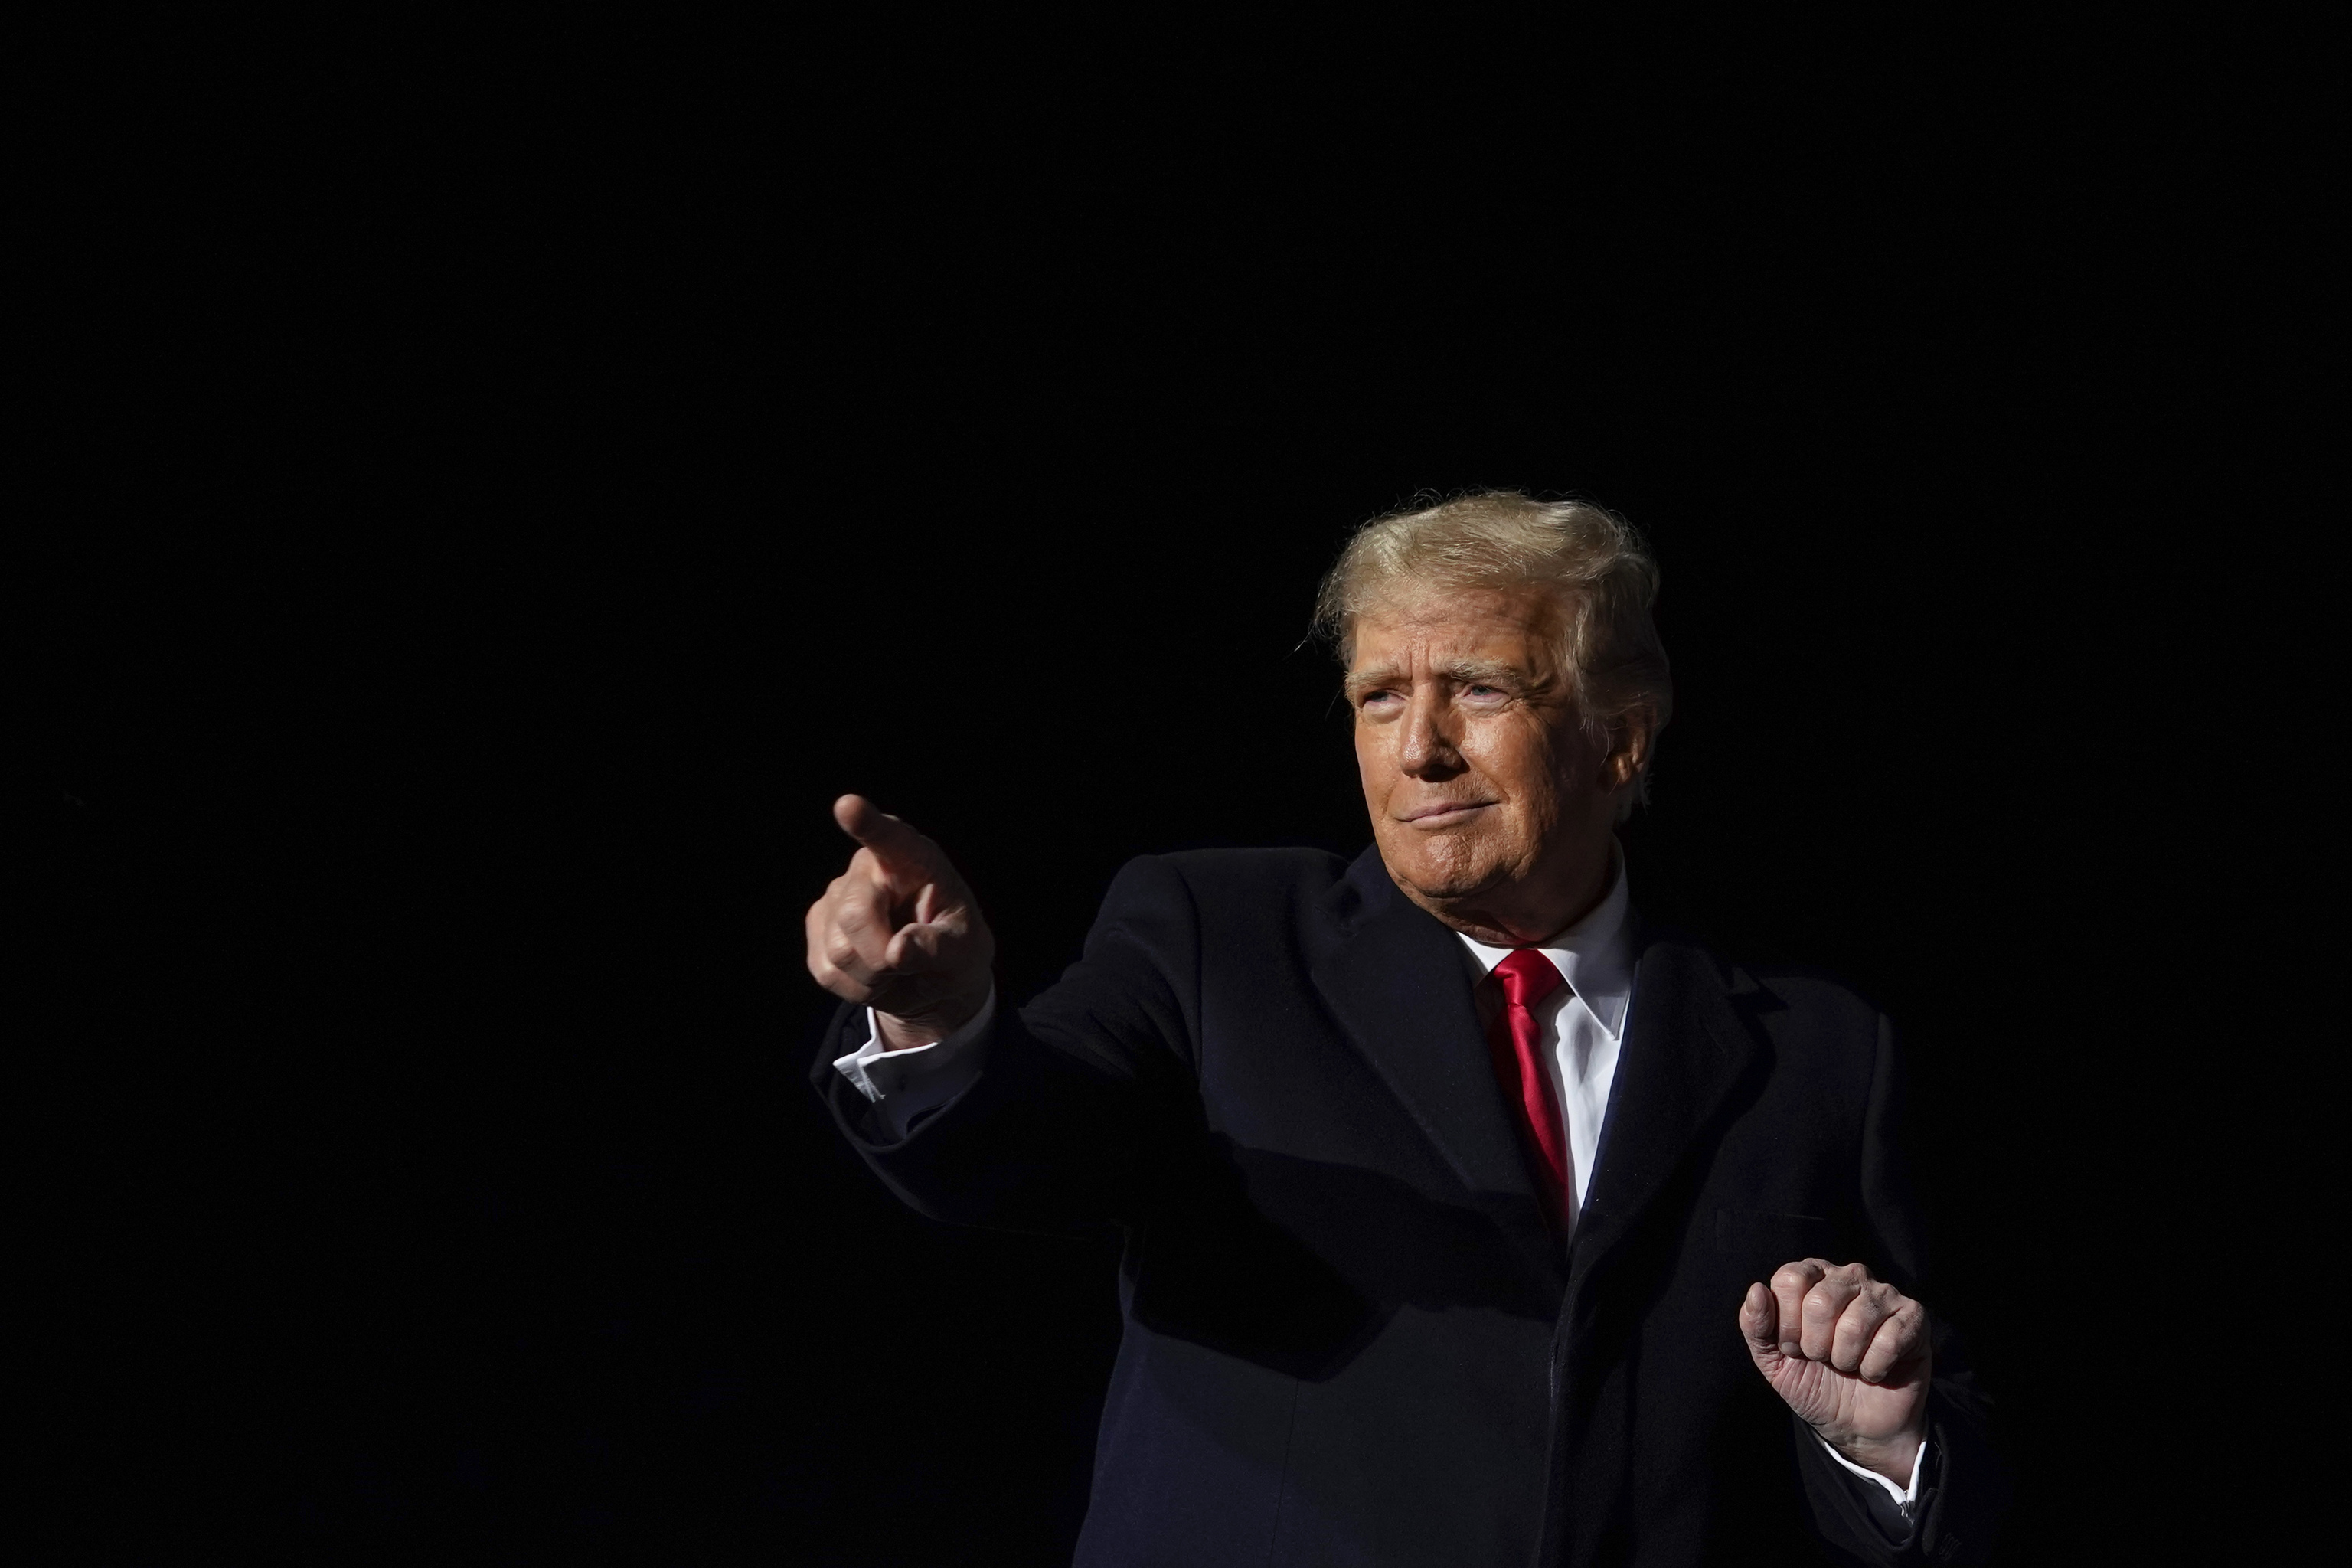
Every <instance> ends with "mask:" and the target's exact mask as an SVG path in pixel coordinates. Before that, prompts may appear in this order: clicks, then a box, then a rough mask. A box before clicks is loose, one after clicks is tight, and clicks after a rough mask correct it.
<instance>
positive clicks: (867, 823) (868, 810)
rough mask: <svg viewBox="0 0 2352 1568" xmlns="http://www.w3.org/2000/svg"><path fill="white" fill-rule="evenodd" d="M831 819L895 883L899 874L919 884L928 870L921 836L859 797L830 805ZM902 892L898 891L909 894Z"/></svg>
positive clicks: (926, 849) (925, 845) (926, 843)
mask: <svg viewBox="0 0 2352 1568" xmlns="http://www.w3.org/2000/svg"><path fill="white" fill-rule="evenodd" d="M833 819H834V821H835V822H837V823H839V824H840V825H841V830H842V831H843V832H844V833H846V834H848V835H849V836H850V837H852V838H855V839H856V840H857V842H859V843H860V844H863V845H865V846H866V847H867V848H868V849H871V850H873V851H874V856H875V858H876V859H877V860H880V861H881V862H882V867H883V869H884V870H886V871H887V872H889V873H890V874H891V878H892V880H894V881H895V880H897V879H898V877H899V875H900V874H901V873H906V874H908V876H909V877H910V878H911V879H914V880H917V881H920V880H922V879H925V878H927V877H928V875H929V872H930V870H931V857H930V845H929V841H928V840H926V839H925V838H924V837H923V836H922V835H921V834H919V833H918V832H916V831H915V830H914V829H913V828H911V827H909V826H907V825H906V824H905V823H904V822H902V821H900V820H899V819H898V818H897V817H895V816H891V815H890V814H889V813H888V812H887V811H883V810H881V809H880V808H879V807H877V806H876V805H875V804H874V803H873V802H872V801H870V800H868V799H866V797H865V796H864V795H843V796H842V797H841V798H840V799H839V800H836V801H835V802H834V803H833ZM909 890H911V889H901V891H909Z"/></svg>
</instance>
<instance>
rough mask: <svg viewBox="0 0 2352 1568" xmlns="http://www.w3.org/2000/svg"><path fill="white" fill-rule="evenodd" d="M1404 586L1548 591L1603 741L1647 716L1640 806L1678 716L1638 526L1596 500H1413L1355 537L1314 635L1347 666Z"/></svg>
mask: <svg viewBox="0 0 2352 1568" xmlns="http://www.w3.org/2000/svg"><path fill="white" fill-rule="evenodd" d="M1401 584H1411V585H1412V586H1413V587H1416V588H1418V587H1437V588H1504V589H1508V588H1517V587H1524V586H1530V585H1533V586H1540V587H1547V588H1549V589H1550V590H1551V591H1552V592H1553V593H1554V594H1555V595H1557V596H1558V598H1559V605H1560V607H1561V609H1562V611H1563V612H1564V614H1563V615H1562V616H1561V630H1560V640H1561V648H1560V654H1561V662H1562V664H1563V665H1564V666H1565V667H1566V668H1567V669H1568V670H1569V672H1570V680H1571V681H1572V682H1573V695H1574V697H1575V700H1576V704H1577V707H1578V709H1579V710H1580V711H1581V712H1582V714H1583V716H1584V721H1585V723H1586V724H1587V725H1588V726H1590V727H1591V728H1592V729H1593V731H1595V734H1596V738H1598V737H1600V736H1601V735H1605V736H1607V737H1608V738H1609V739H1610V740H1611V741H1612V742H1613V741H1614V739H1615V738H1616V737H1617V735H1618V734H1619V733H1620V732H1622V729H1623V727H1624V725H1625V723H1626V721H1627V720H1628V719H1629V718H1631V717H1632V716H1633V714H1634V713H1635V712H1636V711H1641V712H1643V713H1645V714H1646V715H1647V717H1648V721H1649V722H1648V726H1647V727H1648V731H1649V736H1650V744H1649V746H1647V747H1645V748H1644V755H1643V759H1642V773H1643V778H1642V780H1641V781H1640V782H1639V783H1638V784H1637V786H1636V789H1635V792H1634V798H1643V797H1644V795H1645V791H1646V787H1647V775H1648V773H1649V756H1648V752H1651V751H1653V750H1654V749H1655V746H1656V740H1657V734H1658V731H1661V730H1663V729H1664V728H1665V726H1666V721H1667V719H1668V718H1670V717H1671V716H1672V715H1673V712H1674V706H1675V684H1674V678H1673V676H1672V674H1671V673H1670V671H1669V669H1668V667H1667V664H1666V650H1665V646H1664V644H1663V643H1661V642H1660V641H1659V640H1658V628H1657V626H1656V625H1655V624H1654V622H1653V621H1652V620H1651V618H1650V610H1651V606H1652V605H1654V603H1655V602H1656V600H1657V596H1658V566H1657V563H1656V562H1655V561H1654V560H1653V559H1652V558H1651V556H1650V552H1649V550H1648V548H1647V547H1646V546H1645V545H1644V544H1643V542H1642V536H1641V535H1640V534H1638V533H1636V532H1635V531H1633V524H1631V523H1629V522H1627V521H1625V520H1624V519H1623V518H1622V517H1619V516H1618V515H1617V514H1616V513H1615V512H1612V511H1611V510H1608V509H1607V508H1605V507H1599V506H1595V505H1593V504H1591V502H1589V501H1574V500H1565V501H1546V500H1536V499H1534V498H1533V497H1531V496H1528V495H1526V494H1524V493H1522V492H1520V491H1518V490H1472V491H1469V492H1466V493H1465V494H1462V495H1457V496H1451V497H1446V498H1444V499H1439V498H1435V497H1432V496H1422V497H1417V498H1415V501H1414V504H1413V505H1412V506H1411V507H1409V508H1405V509H1402V510H1396V511H1391V512H1388V513H1386V514H1384V515H1382V516H1380V517H1376V518H1374V519H1372V520H1371V521H1370V522H1367V523H1365V524H1364V525H1363V526H1362V527H1361V528H1359V529H1358V530H1356V531H1355V534H1354V535H1353V536H1352V537H1351V538H1349V541H1348V544H1347V548H1346V549H1344V550H1342V551H1341V552H1339V561H1338V563H1336V564H1334V565H1333V566H1332V568H1331V571H1330V573H1329V574H1328V575H1327V576H1326V577H1325V578H1324V579H1323V586H1322V589H1321V591H1320V592H1319V593H1318V595H1316V603H1315V624H1316V626H1317V628H1318V630H1319V631H1321V632H1322V633H1323V634H1324V635H1325V636H1326V637H1329V638H1330V639H1331V641H1332V643H1333V645H1334V647H1336V649H1337V651H1338V652H1339V660H1340V662H1341V663H1342V664H1345V663H1348V662H1349V661H1350V660H1351V659H1352V658H1353V657H1354V651H1355V650H1354V640H1355V627H1356V622H1357V619H1358V617H1360V616H1362V615H1363V613H1364V612H1365V611H1366V610H1367V609H1369V608H1370V607H1371V606H1372V605H1376V604H1378V603H1381V602H1382V601H1383V600H1385V599H1387V598H1389V597H1390V596H1391V595H1392V594H1393V593H1394V591H1395V590H1396V588H1397V587H1398V586H1399V585H1401ZM1629 804H1630V803H1629Z"/></svg>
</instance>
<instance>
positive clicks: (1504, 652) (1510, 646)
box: [1348, 587, 1559, 669]
mask: <svg viewBox="0 0 2352 1568" xmlns="http://www.w3.org/2000/svg"><path fill="white" fill-rule="evenodd" d="M1558 629H1559V604H1558V602H1557V601H1556V600H1555V599H1554V598H1553V596H1552V595H1550V594H1549V593H1548V592H1546V591H1545V590H1544V589H1542V588H1538V587H1525V588H1423V589H1421V590H1418V591H1413V590H1407V591H1405V592H1402V593H1396V594H1391V595H1384V596H1383V597H1381V599H1379V600H1377V601H1375V602H1374V603H1372V604H1371V605H1367V606H1366V607H1365V608H1364V610H1363V612H1362V613H1361V614H1360V615H1359V616H1357V617H1356V621H1355V625H1354V626H1353V628H1352V630H1351V636H1350V639H1349V640H1350V642H1351V644H1352V649H1353V652H1352V657H1351V658H1349V661H1348V662H1349V668H1353V669H1362V668H1367V667H1368V666H1370V665H1372V664H1376V663H1377V664H1395V663H1409V662H1411V661H1412V659H1413V658H1416V657H1421V658H1442V657H1446V656H1450V655H1466V654H1473V653H1475V654H1476V655H1478V656H1480V657H1482V658H1495V659H1502V660H1505V661H1507V662H1508V663H1511V664H1513V665H1516V666H1518V667H1519V668H1534V667H1536V666H1537V665H1538V664H1549V662H1550V656H1551V649H1552V642H1553V638H1554V635H1555V633H1556V632H1557V631H1558Z"/></svg>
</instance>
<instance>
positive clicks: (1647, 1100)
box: [1570, 942, 1765, 1298]
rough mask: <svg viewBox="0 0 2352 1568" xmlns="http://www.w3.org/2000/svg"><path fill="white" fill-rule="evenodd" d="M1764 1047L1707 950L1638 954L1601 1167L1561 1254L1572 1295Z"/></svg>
mask: <svg viewBox="0 0 2352 1568" xmlns="http://www.w3.org/2000/svg"><path fill="white" fill-rule="evenodd" d="M1764 1051H1765V1047H1764V1045H1763V1043H1762V1042H1761V1041H1760V1040H1759V1038H1758V1037H1757V1036H1756V1035H1755V1033H1754V1032H1753V1031H1752V1030H1750V1029H1749V1028H1748V1026H1747V1025H1746V1024H1745V1023H1744V1022H1742V1020H1741V1019H1740V1016H1739V1015H1738V1013H1737V1012H1736V1011H1734V1010H1733V1008H1732V1005H1731V1001H1730V998H1729V995H1728V993H1727V982H1726V980H1725V977H1724V974H1723V973H1722V970H1721V968H1720V966H1719V965H1718V964H1717V961H1716V959H1715V958H1714V956H1713V955H1712V954H1710V953H1709V952H1706V950H1705V949H1704V948H1700V947H1696V946H1692V945H1688V944H1685V943H1683V942H1653V943H1650V944H1649V945H1648V946H1646V947H1645V948H1643V952H1642V958H1641V964H1640V968H1639V969H1638V970H1637V971H1636V973H1635V976H1634V982H1633V1008H1632V1011H1631V1012H1630V1013H1629V1015H1628V1023H1627V1027H1626V1040H1625V1053H1624V1057H1623V1059H1622V1062H1621V1063H1620V1065H1619V1067H1618V1069H1617V1081H1616V1083H1615V1085H1614V1087H1613V1089H1612V1093H1611V1096H1610V1104H1609V1111H1608V1116H1607V1120H1606V1123H1605V1126H1604V1129H1603V1131H1602V1134H1601V1162H1600V1164H1599V1166H1598V1168H1597V1169H1595V1170H1594V1172H1593V1173H1592V1182H1591V1187H1590V1190H1589V1191H1588V1194H1587V1196H1586V1203H1585V1207H1584V1213H1583V1214H1582V1215H1580V1219H1579V1223H1578V1226H1577V1229H1576V1235H1575V1237H1574V1238H1573V1240H1572V1243H1571V1246H1570V1296H1571V1298H1573V1297H1574V1296H1575V1295H1577V1294H1578V1289H1579V1286H1580V1284H1581V1283H1582V1281H1583V1280H1584V1279H1586V1278H1587V1277H1588V1276H1589V1275H1590V1274H1591V1271H1592V1269H1593V1268H1596V1267H1598V1266H1599V1265H1600V1264H1601V1262H1603V1261H1604V1260H1605V1259H1606V1258H1608V1257H1609V1255H1610V1254H1611V1253H1612V1252H1613V1251H1615V1250H1616V1249H1617V1248H1618V1247H1621V1246H1622V1244H1623V1242H1624V1240H1625V1238H1626V1237H1628V1236H1629V1235H1631V1234H1632V1233H1633V1230H1634V1229H1635V1228H1636V1227H1637V1226H1639V1225H1640V1224H1641V1222H1642V1220H1643V1215H1644V1214H1645V1213H1646V1211H1648V1210H1649V1209H1650V1208H1651V1207H1652V1206H1653V1205H1654V1204H1655V1203H1656V1202H1657V1200H1658V1199H1659V1197H1660V1194H1662V1193H1664V1191H1665V1189H1666V1188H1667V1186H1668V1184H1670V1183H1671V1182H1672V1181H1673V1180H1674V1178H1675V1173H1676V1172H1678V1171H1679V1170H1680V1169H1681V1168H1682V1167H1683V1165H1684V1164H1685V1162H1686V1161H1687V1160H1689V1159H1690V1158H1692V1157H1693V1156H1694V1155H1695V1153H1696V1152H1697V1149H1698V1147H1699V1146H1700V1145H1702V1144H1703V1143H1704V1142H1705V1141H1706V1138H1707V1137H1708V1136H1709V1135H1710V1133H1711V1131H1712V1130H1713V1128H1714V1126H1715V1124H1716V1123H1717V1121H1718V1120H1719V1118H1720V1116H1721V1115H1722V1113H1723V1111H1724V1110H1726V1109H1727V1103H1728V1102H1729V1101H1730V1100H1732V1099H1733V1098H1734V1097H1735V1096H1736V1095H1737V1093H1738V1090H1739V1088H1740V1086H1741V1085H1742V1084H1743V1083H1745V1082H1746V1081H1747V1080H1748V1078H1749V1076H1750V1074H1751V1073H1752V1071H1753V1070H1754V1069H1755V1068H1757V1067H1758V1066H1760V1065H1761V1058H1762V1057H1763V1054H1764Z"/></svg>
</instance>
